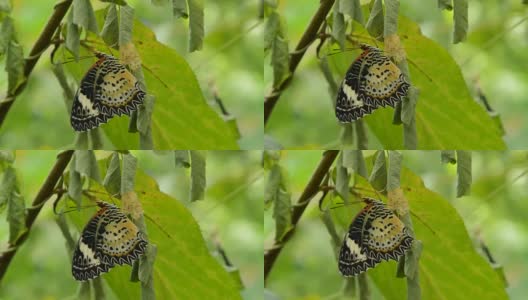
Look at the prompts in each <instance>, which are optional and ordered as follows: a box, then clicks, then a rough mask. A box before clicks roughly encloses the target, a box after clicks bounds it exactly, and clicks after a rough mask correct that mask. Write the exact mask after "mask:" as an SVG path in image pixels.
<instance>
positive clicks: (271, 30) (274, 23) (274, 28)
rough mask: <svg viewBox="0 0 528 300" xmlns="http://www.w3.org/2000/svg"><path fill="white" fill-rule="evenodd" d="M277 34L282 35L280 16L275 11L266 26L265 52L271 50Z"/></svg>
mask: <svg viewBox="0 0 528 300" xmlns="http://www.w3.org/2000/svg"><path fill="white" fill-rule="evenodd" d="M277 36H281V27H280V16H279V14H278V13H276V12H275V11H273V12H272V13H271V14H270V15H269V16H268V18H267V20H266V27H265V28H264V53H266V52H268V51H270V50H271V48H272V47H273V42H274V41H275V38H277Z"/></svg>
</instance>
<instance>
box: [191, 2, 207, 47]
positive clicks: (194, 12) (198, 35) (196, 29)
mask: <svg viewBox="0 0 528 300" xmlns="http://www.w3.org/2000/svg"><path fill="white" fill-rule="evenodd" d="M188 4H189V30H190V40H189V52H193V51H196V50H200V49H202V44H203V37H204V5H203V0H188Z"/></svg>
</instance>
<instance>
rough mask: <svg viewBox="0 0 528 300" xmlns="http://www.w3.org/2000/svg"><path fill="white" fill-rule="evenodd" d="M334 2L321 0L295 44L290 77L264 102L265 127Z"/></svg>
mask: <svg viewBox="0 0 528 300" xmlns="http://www.w3.org/2000/svg"><path fill="white" fill-rule="evenodd" d="M334 2H335V0H321V4H320V5H319V9H317V12H316V13H315V15H314V16H313V18H312V20H311V21H310V24H308V27H307V28H306V31H304V34H303V35H302V37H301V40H300V41H299V43H298V44H297V47H296V48H295V51H294V52H293V53H292V55H291V58H290V65H289V69H290V73H291V74H292V75H291V76H290V77H288V79H286V80H285V81H283V82H282V83H281V84H280V85H279V86H278V87H275V88H273V89H272V91H271V92H270V93H269V94H268V96H266V98H265V100H264V125H266V123H267V122H268V119H269V117H270V116H271V113H272V112H273V108H274V107H275V104H277V101H278V100H279V98H280V96H281V94H282V92H283V91H284V90H285V89H286V87H287V86H288V84H290V82H291V79H292V76H293V73H294V72H295V69H297V66H298V65H299V62H300V61H301V59H302V58H303V56H304V53H306V50H307V49H308V47H309V46H310V44H311V43H313V41H315V40H316V39H317V35H318V32H319V28H320V27H321V25H322V24H323V22H324V21H325V20H326V15H327V14H328V12H330V9H331V8H332V5H333V4H334Z"/></svg>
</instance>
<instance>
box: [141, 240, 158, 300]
mask: <svg viewBox="0 0 528 300" xmlns="http://www.w3.org/2000/svg"><path fill="white" fill-rule="evenodd" d="M157 255H158V247H157V246H156V245H153V244H150V245H149V247H148V249H147V252H146V253H145V255H143V256H141V258H140V260H139V279H140V280H141V298H142V299H144V300H147V299H156V292H155V290H154V284H153V282H154V276H153V274H152V273H153V270H154V262H155V259H156V256H157Z"/></svg>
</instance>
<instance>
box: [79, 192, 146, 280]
mask: <svg viewBox="0 0 528 300" xmlns="http://www.w3.org/2000/svg"><path fill="white" fill-rule="evenodd" d="M97 205H98V206H99V207H100V209H99V210H98V211H97V213H96V214H95V215H94V216H93V217H92V219H90V221H89V222H88V224H86V226H85V227H84V229H83V231H82V234H81V237H80V238H79V242H78V243H77V247H76V249H75V251H74V253H73V262H72V274H73V277H74V278H75V279H76V280H79V281H86V280H90V279H93V278H96V277H98V276H99V275H100V274H101V273H105V272H108V271H109V270H110V269H111V268H112V267H114V266H115V265H123V264H128V265H132V264H133V263H134V261H135V260H137V259H138V258H139V257H140V256H141V255H142V254H143V253H144V252H145V249H146V247H147V241H146V240H145V239H144V237H143V235H142V234H141V232H140V231H139V230H138V228H137V227H136V225H134V223H132V222H131V221H130V220H129V219H128V218H127V216H126V215H125V214H124V213H123V212H122V211H121V210H120V209H119V208H118V207H117V206H115V205H112V204H109V203H106V202H102V201H99V202H97Z"/></svg>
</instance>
